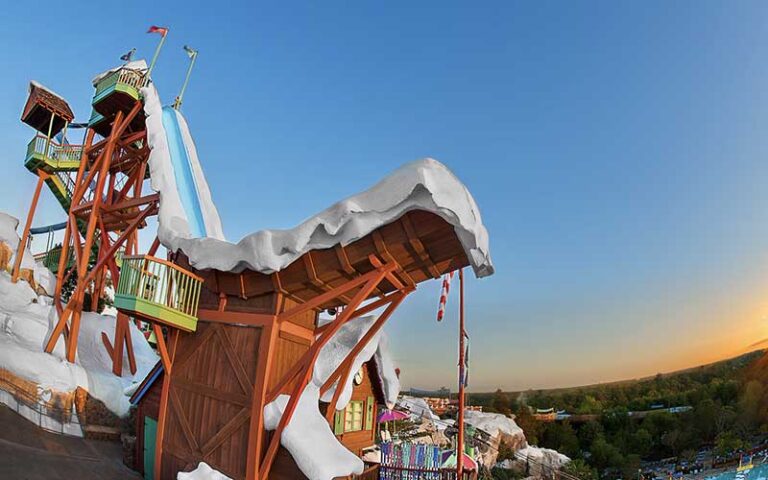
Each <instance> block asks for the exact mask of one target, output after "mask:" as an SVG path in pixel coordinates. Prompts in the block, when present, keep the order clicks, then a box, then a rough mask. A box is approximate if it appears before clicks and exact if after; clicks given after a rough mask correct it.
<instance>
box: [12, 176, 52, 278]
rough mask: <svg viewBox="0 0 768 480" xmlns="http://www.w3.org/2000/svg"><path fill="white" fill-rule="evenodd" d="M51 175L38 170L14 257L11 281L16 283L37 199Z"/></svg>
mask: <svg viewBox="0 0 768 480" xmlns="http://www.w3.org/2000/svg"><path fill="white" fill-rule="evenodd" d="M48 177H49V175H48V174H47V173H45V172H44V171H42V170H38V171H37V185H36V186H35V193H34V195H32V203H31V204H30V205H29V212H28V213H27V222H26V223H25V224H24V232H23V233H22V235H21V240H20V241H19V245H18V247H17V248H16V256H15V258H14V259H13V271H12V272H11V281H12V282H13V283H16V282H17V281H18V280H19V271H20V270H21V260H22V259H23V258H24V252H25V251H26V250H27V242H28V241H29V230H30V229H31V228H32V219H33V218H35V210H37V201H38V200H40V191H41V190H42V188H43V182H45V181H46V180H47V179H48Z"/></svg>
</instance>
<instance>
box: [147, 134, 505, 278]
mask: <svg viewBox="0 0 768 480" xmlns="http://www.w3.org/2000/svg"><path fill="white" fill-rule="evenodd" d="M147 125H148V126H149V122H148V123H147ZM153 184H154V178H153ZM411 210H425V211H428V212H432V213H434V214H436V215H438V216H440V217H442V218H443V219H444V220H446V221H447V222H448V223H450V224H451V225H453V227H454V230H455V232H456V235H457V237H458V238H459V240H460V241H461V244H462V245H463V247H464V251H465V252H466V254H467V258H468V259H469V262H470V264H471V265H472V268H473V269H474V271H475V274H476V275H477V276H478V277H485V276H488V275H491V274H492V273H493V264H492V263H491V256H490V250H489V247H488V232H487V231H486V229H485V226H483V223H482V219H481V218H480V211H479V209H478V208H477V205H476V204H475V201H474V199H473V198H472V195H470V193H469V191H468V190H467V188H466V187H465V186H464V185H463V184H462V183H461V182H460V181H459V180H458V179H457V178H456V177H455V176H454V175H453V173H451V171H450V170H448V168H447V167H446V166H445V165H443V164H442V163H440V162H438V161H437V160H433V159H431V158H426V159H422V160H417V161H415V162H411V163H408V164H406V165H404V166H402V167H400V168H399V169H397V170H395V171H394V172H393V173H391V174H390V175H389V176H387V177H386V178H384V179H383V180H382V181H380V182H379V183H378V184H376V185H374V186H373V187H372V188H370V189H369V190H366V191H365V192H362V193H360V194H357V195H354V196H352V197H349V198H347V199H346V200H342V201H341V202H338V203H336V204H335V205H333V206H331V207H330V208H328V209H327V210H324V211H322V212H320V213H318V214H317V215H314V216H312V217H310V218H309V219H308V220H306V221H305V222H304V223H302V224H300V225H299V226H297V227H295V228H293V229H290V230H262V231H260V232H256V233H253V234H251V235H248V236H246V237H245V238H243V239H242V240H240V241H239V242H238V243H237V244H233V243H229V242H226V241H223V240H217V239H213V238H203V239H190V238H185V236H184V232H183V231H182V232H181V234H176V233H175V232H174V231H173V229H172V228H165V229H163V228H161V230H160V232H164V233H165V234H162V233H161V235H159V238H160V241H161V242H163V244H164V245H165V246H166V247H167V248H168V249H170V250H171V251H176V250H182V251H183V252H184V253H185V254H186V255H187V257H189V259H190V262H191V263H192V265H193V266H195V267H196V268H198V269H208V268H213V269H216V270H221V271H234V272H238V271H242V270H244V269H251V270H255V271H258V272H262V273H267V274H269V273H272V272H276V271H279V270H282V269H283V268H285V267H286V266H288V265H290V264H291V263H292V262H293V261H294V260H296V259H297V258H299V257H300V256H301V255H303V254H304V253H306V252H308V251H310V250H320V249H326V248H331V247H334V246H335V245H348V244H350V243H352V242H354V241H355V240H358V239H360V238H362V237H364V236H366V235H368V234H369V233H371V232H372V231H373V230H376V229H377V228H379V227H381V226H383V225H386V224H388V223H391V222H393V221H395V220H397V219H398V218H400V217H401V216H403V215H405V214H406V213H408V212H409V211H411ZM163 220H164V219H163V217H162V215H161V216H160V219H159V221H160V224H161V227H162V223H163Z"/></svg>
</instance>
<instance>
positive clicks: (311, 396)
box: [264, 316, 400, 480]
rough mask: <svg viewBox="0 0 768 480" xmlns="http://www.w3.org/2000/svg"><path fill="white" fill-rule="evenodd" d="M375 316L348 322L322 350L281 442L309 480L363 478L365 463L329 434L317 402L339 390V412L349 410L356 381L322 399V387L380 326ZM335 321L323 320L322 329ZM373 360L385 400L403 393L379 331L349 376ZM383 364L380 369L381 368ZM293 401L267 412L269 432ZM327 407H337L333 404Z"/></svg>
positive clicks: (276, 404)
mask: <svg viewBox="0 0 768 480" xmlns="http://www.w3.org/2000/svg"><path fill="white" fill-rule="evenodd" d="M376 320H377V317H376V316H367V317H360V318H356V319H353V320H350V321H348V322H347V323H345V324H344V325H343V326H342V327H341V328H340V329H339V331H338V332H336V334H335V335H334V336H333V337H332V338H330V339H329V340H328V342H327V343H326V344H325V345H324V346H323V348H321V349H320V352H319V354H318V357H317V361H316V362H315V368H314V370H313V372H312V379H311V381H310V382H309V385H307V387H306V388H305V390H304V393H302V395H301V397H300V398H299V402H298V404H297V406H296V412H295V413H294V415H293V417H292V418H291V420H290V422H288V425H287V426H286V428H285V430H284V431H283V434H282V436H281V437H280V443H281V444H282V445H283V446H284V447H285V448H286V449H287V450H288V451H289V452H290V453H291V456H293V459H294V460H295V461H296V465H297V466H298V467H299V469H300V470H301V471H302V473H304V475H305V476H306V477H307V478H309V479H310V480H330V479H332V478H335V477H345V476H348V475H352V474H359V473H361V472H362V471H363V468H364V464H363V462H362V460H360V458H358V457H357V456H356V455H355V454H353V453H352V452H350V451H349V450H347V448H346V447H345V446H344V445H342V444H341V443H340V442H339V441H338V439H337V438H336V436H335V435H334V433H333V431H332V430H331V427H330V425H328V421H327V420H326V419H325V416H324V415H323V414H321V413H320V409H319V402H320V400H322V401H324V402H330V401H331V400H332V399H333V395H334V392H335V391H336V389H337V388H342V390H341V393H340V394H339V400H338V402H337V404H336V405H335V409H336V410H343V409H344V408H346V406H347V404H348V403H349V400H350V398H351V396H352V389H353V378H352V377H353V376H352V375H350V377H349V378H347V379H346V382H345V383H344V385H341V387H340V386H339V382H338V381H337V382H336V383H335V384H334V385H333V386H332V387H331V388H330V389H329V390H328V391H327V392H326V393H325V395H323V397H322V398H320V388H321V387H322V385H323V384H324V383H325V382H326V381H327V380H328V378H330V376H331V375H332V374H333V372H334V371H335V370H336V368H338V366H339V365H341V363H342V362H343V361H344V359H345V358H346V357H347V355H349V353H350V352H351V351H352V349H353V348H354V347H355V345H357V343H358V342H360V340H361V339H362V338H363V337H364V336H365V335H366V333H368V331H369V330H370V328H371V327H372V326H373V325H374V324H375V323H376ZM329 321H332V319H322V320H321V322H320V324H321V325H322V324H324V322H325V323H327V322H329ZM371 359H375V361H376V362H377V368H378V372H379V373H380V375H381V372H383V374H384V375H386V376H381V377H380V379H381V383H382V385H383V387H384V390H385V396H386V397H387V399H388V400H387V401H389V398H390V397H391V396H393V395H394V397H395V398H397V394H398V392H399V390H400V381H399V379H398V378H397V375H396V374H395V367H394V365H392V363H391V362H392V358H391V355H390V353H389V351H388V349H387V342H386V335H385V334H384V332H383V330H379V331H378V332H376V334H374V335H373V336H371V339H370V340H369V341H368V343H367V344H366V345H365V346H364V347H363V349H362V350H361V351H360V353H359V354H358V355H357V356H356V357H355V359H354V361H353V364H352V368H351V370H350V371H351V372H356V371H358V370H359V369H360V368H361V367H362V365H363V364H364V363H365V362H368V361H370V360H371ZM378 362H381V365H380V366H379V365H378ZM289 399H290V396H289V395H280V396H279V397H278V398H277V399H276V400H275V401H273V402H271V403H269V404H268V405H267V406H266V407H264V426H265V428H266V429H267V430H274V429H275V428H277V425H278V423H279V422H280V418H281V417H282V415H283V412H284V411H285V407H286V405H287V404H288V400H289ZM328 408H334V406H333V405H329V406H328Z"/></svg>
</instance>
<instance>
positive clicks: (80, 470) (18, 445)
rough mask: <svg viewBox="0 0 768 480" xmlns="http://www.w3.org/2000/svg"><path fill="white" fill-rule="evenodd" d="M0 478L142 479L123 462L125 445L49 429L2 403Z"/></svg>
mask: <svg viewBox="0 0 768 480" xmlns="http://www.w3.org/2000/svg"><path fill="white" fill-rule="evenodd" d="M0 478H1V479H6V478H7V479H14V480H38V479H39V480H59V479H61V480H96V479H98V480H103V479H128V480H139V479H141V476H140V475H139V474H138V473H136V472H134V471H133V470H130V469H129V468H128V467H126V466H124V465H123V462H122V447H121V446H120V444H118V443H115V442H100V441H97V440H84V439H82V438H75V437H67V436H63V435H57V434H55V433H50V432H46V431H45V430H42V429H40V428H38V427H37V426H36V425H34V424H32V423H30V422H29V421H27V420H26V419H24V418H22V417H21V416H20V415H18V414H16V412H14V411H13V410H11V409H9V408H7V407H6V406H4V405H0Z"/></svg>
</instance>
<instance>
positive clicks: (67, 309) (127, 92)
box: [13, 66, 159, 375]
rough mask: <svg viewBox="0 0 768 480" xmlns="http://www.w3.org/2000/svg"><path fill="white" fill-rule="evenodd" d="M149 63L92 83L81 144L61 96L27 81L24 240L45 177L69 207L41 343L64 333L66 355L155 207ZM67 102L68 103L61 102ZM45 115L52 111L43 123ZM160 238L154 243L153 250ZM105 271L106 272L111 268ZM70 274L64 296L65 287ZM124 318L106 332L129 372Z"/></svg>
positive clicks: (49, 346)
mask: <svg viewBox="0 0 768 480" xmlns="http://www.w3.org/2000/svg"><path fill="white" fill-rule="evenodd" d="M147 81H148V79H147V76H146V71H145V70H143V69H133V68H128V67H127V66H124V67H121V68H118V69H115V70H113V71H110V72H108V73H107V74H104V75H102V76H101V78H99V80H98V81H97V82H96V83H95V85H94V86H95V88H96V91H95V93H94V97H93V101H92V106H93V114H92V116H91V120H90V121H89V123H88V125H87V130H86V133H85V138H84V141H83V143H82V144H81V145H71V144H69V143H67V142H66V137H63V138H62V140H61V141H60V142H56V141H54V140H53V136H54V135H56V134H57V133H58V132H60V131H63V132H66V129H67V125H68V124H69V122H71V121H72V119H73V115H72V112H71V110H70V109H69V107H68V106H67V105H66V102H65V101H64V100H63V99H62V98H61V97H59V96H57V95H55V94H53V93H52V92H51V91H49V90H47V89H45V88H43V87H41V86H39V85H37V84H34V83H33V84H32V87H31V90H30V96H29V98H28V100H27V104H26V106H25V108H24V113H23V114H22V121H23V122H25V123H27V124H29V125H30V126H32V127H33V128H35V129H36V130H38V132H42V131H43V130H41V129H46V130H45V131H46V135H45V136H43V135H42V134H41V133H38V134H37V135H36V137H35V138H34V139H33V140H32V142H30V145H29V147H28V151H27V159H26V161H25V165H26V166H27V168H28V169H29V170H30V171H32V172H33V173H35V174H36V175H37V176H38V183H37V188H36V189H35V193H34V195H33V199H32V203H31V206H30V209H29V214H28V215H27V222H26V225H25V228H24V232H23V235H22V243H21V245H26V242H27V241H28V237H29V230H30V227H31V223H32V218H33V217H34V213H35V210H36V208H37V202H38V199H39V196H40V191H41V188H42V183H43V182H45V183H47V184H48V185H49V187H50V189H51V190H52V192H53V193H54V195H55V197H56V198H57V200H58V201H59V203H60V204H61V206H62V208H63V209H64V210H65V211H66V212H67V221H66V228H65V230H64V238H63V242H62V246H61V247H60V252H57V255H58V257H59V264H58V266H57V268H56V269H55V270H56V272H57V285H56V291H55V293H54V305H55V307H56V310H57V312H58V315H59V318H58V321H57V323H56V326H55V328H54V330H53V332H52V334H51V336H50V338H49V339H48V341H47V343H46V345H45V351H46V352H49V353H50V352H52V351H53V349H54V347H55V346H56V343H57V341H58V340H59V338H60V337H61V336H62V335H63V336H64V337H66V342H65V345H66V358H67V360H68V361H70V362H74V360H75V355H76V352H77V340H78V332H79V326H80V319H81V316H82V312H83V311H84V310H85V311H95V310H97V309H98V306H99V300H100V299H101V298H102V297H103V294H104V288H105V286H106V282H107V278H108V277H109V278H110V279H111V281H112V282H114V283H115V284H117V283H118V282H119V278H120V265H121V264H122V257H123V255H124V254H136V253H138V251H137V250H138V230H139V229H140V228H142V227H144V226H145V225H146V219H147V218H148V217H149V216H151V215H155V214H156V213H157V211H158V205H159V195H158V194H155V193H149V194H148V193H145V192H143V191H142V187H143V184H144V180H145V179H146V178H148V175H149V171H148V166H147V161H148V158H149V148H148V146H147V139H146V136H147V134H146V127H145V122H144V110H143V104H142V101H141V94H140V89H141V88H142V87H143V86H144V85H145V84H146V83H147ZM65 106H66V108H64V107H65ZM46 116H47V117H48V118H50V120H49V121H48V122H47V125H45V122H44V120H45V119H46ZM158 245H159V243H158V242H155V244H154V245H153V248H152V250H153V252H151V253H154V250H156V249H157V248H158ZM19 252H20V254H19V255H17V258H16V265H15V268H14V272H13V273H14V278H16V277H17V276H18V266H19V265H20V263H21V257H22V256H23V249H21V248H20V249H19ZM108 274H109V275H108ZM71 278H74V279H75V286H74V290H73V291H72V292H71V294H70V295H69V298H67V299H66V301H64V299H63V298H62V287H63V285H64V284H65V283H66V282H68V281H69V280H70V279H71ZM128 322H129V318H128V317H127V316H126V315H125V314H122V313H120V314H119V315H118V318H117V325H116V331H115V338H114V339H113V340H112V341H110V340H109V339H108V338H106V336H104V338H103V340H104V343H105V346H106V347H107V349H108V351H109V352H110V354H111V355H112V358H113V371H114V373H115V374H117V375H120V374H121V373H122V360H123V353H124V350H127V353H128V359H129V364H130V369H131V372H135V371H136V364H135V360H134V356H133V348H132V344H131V340H130V335H129V330H128Z"/></svg>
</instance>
